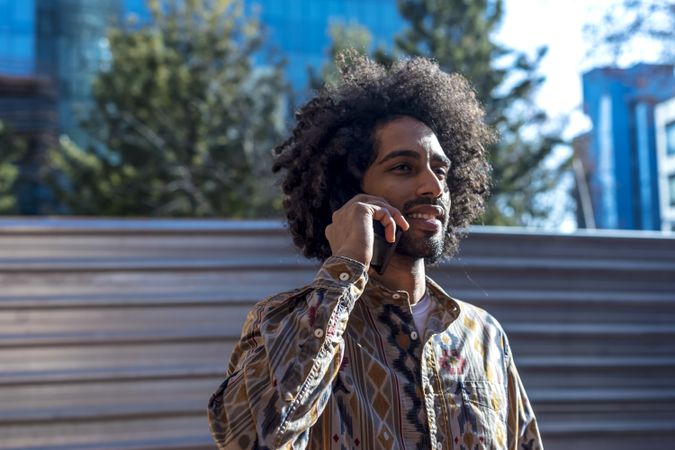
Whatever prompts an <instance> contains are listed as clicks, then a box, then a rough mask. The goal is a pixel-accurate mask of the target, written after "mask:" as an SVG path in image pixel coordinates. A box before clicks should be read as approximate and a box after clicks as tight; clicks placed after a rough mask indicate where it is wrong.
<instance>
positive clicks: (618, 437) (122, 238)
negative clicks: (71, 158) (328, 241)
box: [0, 219, 675, 450]
mask: <svg viewBox="0 0 675 450" xmlns="http://www.w3.org/2000/svg"><path fill="white" fill-rule="evenodd" d="M316 267H317V266H316V264H315V263H312V262H308V261H306V260H304V259H302V258H301V257H298V256H297V255H296V253H295V252H294V250H293V249H292V247H291V244H290V239H289V237H288V233H287V231H286V230H284V229H283V227H282V226H281V225H280V224H278V223H273V222H228V221H178V220H176V221H169V220H160V221H135V220H130V221H119V220H114V221H113V220H35V221H29V220H15V221H12V220H7V219H5V220H2V221H0V448H2V449H24V450H25V449H38V448H39V449H49V450H56V449H63V450H66V449H68V450H71V449H72V450H75V449H124V450H130V449H139V450H140V449H143V450H150V449H157V450H159V449H174V450H177V449H181V450H183V449H184V450H187V449H211V448H213V446H212V444H211V440H210V437H209V433H208V428H207V424H206V419H205V406H206V402H207V400H208V397H209V395H210V393H211V392H212V391H213V390H214V389H215V388H216V387H217V385H218V384H219V383H220V381H221V380H222V378H223V372H224V370H225V367H226V364H227V360H228V357H229V353H230V351H231V348H232V346H233V344H234V342H235V340H236V339H237V338H238V335H239V332H240V329H241V325H242V322H243V319H244V316H245V314H246V312H247V311H248V309H249V308H250V307H251V305H252V304H253V303H255V302H256V301H258V300H260V299H262V298H263V297H265V296H267V295H269V294H272V293H275V292H278V291H280V290H284V289H290V288H293V287H297V286H300V285H302V284H304V283H306V282H308V281H309V280H311V278H312V275H313V272H314V270H315V269H316ZM432 276H433V277H434V278H435V279H436V280H437V281H439V282H440V283H441V284H442V285H443V286H445V287H446V289H447V290H448V291H449V292H450V293H451V295H454V296H456V297H458V298H462V299H464V300H468V301H471V302H473V303H475V304H477V305H479V306H482V307H485V308H487V309H488V310H489V311H490V312H492V313H493V315H495V316H496V317H497V318H498V319H499V320H500V321H501V323H502V324H503V326H504V328H505V329H506V330H507V333H508V335H509V337H510V340H511V344H512V347H513V349H514V353H515V355H516V361H517V364H518V367H519V370H520V372H521V375H522V377H523V379H524V382H525V385H526V387H527V389H528V392H529V394H530V397H531V401H532V403H533V404H534V407H535V411H536V412H537V414H538V416H539V420H540V423H541V429H542V432H543V436H544V443H545V444H546V446H547V449H549V450H551V449H553V450H555V449H594V450H595V449H612V450H621V449H643V448H644V449H646V448H655V449H668V448H675V238H672V237H671V238H666V237H663V236H660V235H657V234H644V233H621V234H618V233H597V234H577V235H569V236H560V235H550V234H541V233H529V232H525V231H524V230H515V231H514V230H513V229H489V228H478V229H475V230H473V231H472V235H471V236H470V237H469V238H468V240H466V241H465V242H464V243H463V245H462V249H461V252H460V255H459V257H458V258H457V259H455V260H454V261H452V262H450V263H447V264H444V265H442V266H440V267H438V268H435V269H433V271H432Z"/></svg>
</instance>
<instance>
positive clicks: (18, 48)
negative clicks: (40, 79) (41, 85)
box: [0, 0, 35, 76]
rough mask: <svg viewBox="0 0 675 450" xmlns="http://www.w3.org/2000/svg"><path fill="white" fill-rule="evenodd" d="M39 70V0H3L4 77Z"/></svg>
mask: <svg viewBox="0 0 675 450" xmlns="http://www.w3.org/2000/svg"><path fill="white" fill-rule="evenodd" d="M34 69H35V0H22V1H17V0H0V75H9V76H22V75H23V76H25V75H31V74H33V71H34Z"/></svg>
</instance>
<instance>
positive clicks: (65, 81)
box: [35, 0, 122, 145]
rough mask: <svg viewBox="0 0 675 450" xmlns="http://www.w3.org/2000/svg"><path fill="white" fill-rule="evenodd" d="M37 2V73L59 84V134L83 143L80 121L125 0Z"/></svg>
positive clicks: (48, 0) (57, 86) (86, 107)
mask: <svg viewBox="0 0 675 450" xmlns="http://www.w3.org/2000/svg"><path fill="white" fill-rule="evenodd" d="M35 6H36V10H35V17H36V21H35V36H36V38H35V41H36V50H35V51H36V67H35V69H36V73H37V74H38V75H40V76H44V77H46V78H49V79H51V80H52V81H53V82H54V84H55V86H56V91H57V92H58V103H57V110H58V117H59V130H60V131H61V133H65V134H68V135H69V136H70V137H71V138H72V139H73V140H74V141H75V142H77V143H79V144H80V145H85V144H86V137H85V134H84V133H83V132H82V131H81V130H80V127H79V124H80V122H81V121H82V120H83V119H85V118H86V116H87V110H88V108H89V106H90V97H91V96H90V94H91V83H92V81H93V79H94V76H95V75H96V73H97V72H98V71H99V70H101V68H102V67H104V66H105V64H106V62H107V61H108V60H109V59H110V52H109V50H108V46H107V39H106V33H107V28H108V27H109V26H110V25H111V24H113V23H114V22H115V21H117V20H119V19H120V17H121V12H122V0H97V1H91V0H36V5H35Z"/></svg>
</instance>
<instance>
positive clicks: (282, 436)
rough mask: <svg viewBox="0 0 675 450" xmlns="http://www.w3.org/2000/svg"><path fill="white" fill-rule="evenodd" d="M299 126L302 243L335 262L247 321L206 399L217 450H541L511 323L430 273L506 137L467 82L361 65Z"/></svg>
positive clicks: (452, 245)
mask: <svg viewBox="0 0 675 450" xmlns="http://www.w3.org/2000/svg"><path fill="white" fill-rule="evenodd" d="M347 66H348V67H347ZM296 118H297V121H298V124H297V126H296V128H295V130H294V131H293V135H292V136H291V137H290V138H289V139H288V140H287V141H286V142H284V143H283V144H281V145H280V146H278V147H277V148H276V149H275V153H276V156H277V160H276V163H275V166H274V170H275V171H284V172H285V177H284V179H283V189H284V193H285V203H284V204H285V208H286V211H287V218H288V223H289V228H290V230H291V233H292V234H293V238H294V242H295V244H296V245H297V246H298V247H299V248H300V249H301V250H302V252H303V253H304V255H305V256H307V257H311V258H318V259H319V260H321V261H322V262H323V264H322V266H321V268H320V269H319V272H318V273H317V275H316V277H315V278H314V281H313V282H312V283H310V284H309V285H307V286H305V287H301V288H299V289H297V290H294V291H291V292H285V293H282V294H278V295H275V296H272V297H270V298H268V299H266V300H264V301H262V302H261V303H259V304H257V305H256V306H255V307H254V308H253V310H252V311H251V312H250V314H249V315H248V318H247V321H246V324H245V325H244V329H243V332H242V337H241V340H240V342H239V344H238V345H237V347H236V348H235V350H234V353H233V355H232V358H231V360H230V364H229V369H228V372H227V378H226V380H225V382H224V383H223V384H222V385H221V386H220V388H219V389H218V390H217V391H216V393H215V394H214V395H213V396H212V398H211V401H210V402H209V422H210V426H211V431H212V434H213V437H214V439H215V440H216V442H217V443H218V446H219V447H220V448H222V449H240V448H241V449H244V448H268V449H277V448H289V449H290V448H293V449H296V448H298V449H299V448H312V449H315V448H331V449H441V448H453V449H472V450H473V449H493V448H494V449H535V448H542V446H541V440H540V437H539V432H538V429H537V424H536V421H535V418H534V415H533V413H532V410H531V408H530V406H529V403H528V401H527V397H526V395H525V391H524V389H523V386H522V384H521V382H520V379H519V377H518V373H517V371H516V367H515V365H514V362H513V357H512V355H511V351H510V349H509V345H508V342H507V339H506V335H505V334H504V332H503V330H502V328H501V327H500V325H499V324H498V323H497V321H496V320H495V319H494V318H492V317H491V316H490V315H489V314H487V313H486V312H485V311H483V310H481V309H479V308H476V307H474V306H471V305H469V304H467V303H464V302H461V301H459V300H455V299H453V298H451V297H449V296H448V295H447V294H446V293H445V292H444V291H443V289H442V288H441V287H440V286H438V285H437V284H435V283H434V282H433V281H432V280H431V279H429V278H427V277H426V276H425V270H426V264H430V263H434V262H436V261H438V260H440V259H441V258H442V257H444V256H449V255H451V254H452V253H453V252H454V251H455V250H456V249H457V245H458V242H459V239H460V236H461V234H462V232H463V231H464V230H465V229H466V228H467V227H468V225H469V223H470V222H471V221H472V220H473V219H475V218H476V217H477V216H478V215H479V214H480V213H481V212H482V210H483V202H484V196H485V195H486V193H487V190H488V183H489V178H488V176H489V165H488V164H487V161H486V155H485V149H484V148H485V144H486V143H488V142H490V141H491V140H492V139H493V135H492V133H491V131H490V130H489V129H488V128H487V127H486V126H485V125H484V123H483V111H482V109H481V107H480V105H479V104H478V103H477V101H476V99H475V96H474V94H473V92H472V91H471V89H470V87H469V86H468V84H467V83H466V82H465V80H464V79H463V78H462V77H460V76H459V75H448V74H445V73H443V72H442V71H441V70H440V69H439V68H438V66H437V65H435V64H434V63H432V62H431V61H429V60H426V59H421V58H416V59H411V60H408V61H399V62H397V63H395V64H394V65H393V66H392V67H391V68H390V69H384V68H383V67H381V66H379V65H377V64H375V63H373V62H371V61H369V60H366V59H359V58H356V59H353V60H352V61H351V62H350V64H349V65H347V64H343V74H342V79H341V81H340V82H338V83H337V85H335V86H332V87H327V88H326V89H325V90H324V91H323V92H321V93H319V95H318V96H317V97H316V98H314V99H313V100H311V101H310V102H309V103H307V104H306V105H305V106H304V107H303V108H302V109H301V110H300V111H299V113H297V115H296ZM374 222H379V223H381V224H382V225H383V226H384V229H385V236H386V239H387V241H388V242H390V243H392V242H394V241H395V238H396V230H404V231H403V233H402V235H401V237H400V242H399V243H398V244H397V247H396V250H395V252H394V254H393V256H392V258H391V262H390V264H389V266H388V267H387V269H386V270H385V271H384V272H383V273H382V274H378V273H377V272H375V271H374V270H373V268H371V267H370V263H371V260H372V257H373V241H374V234H373V223H374Z"/></svg>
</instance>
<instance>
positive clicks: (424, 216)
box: [408, 213, 439, 220]
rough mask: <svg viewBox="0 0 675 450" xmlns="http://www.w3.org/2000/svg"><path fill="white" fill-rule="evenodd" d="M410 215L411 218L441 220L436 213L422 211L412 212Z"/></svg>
mask: <svg viewBox="0 0 675 450" xmlns="http://www.w3.org/2000/svg"><path fill="white" fill-rule="evenodd" d="M408 217H410V218H411V219H422V220H434V219H435V220H439V219H438V216H437V215H436V214H420V213H412V214H409V215H408Z"/></svg>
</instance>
